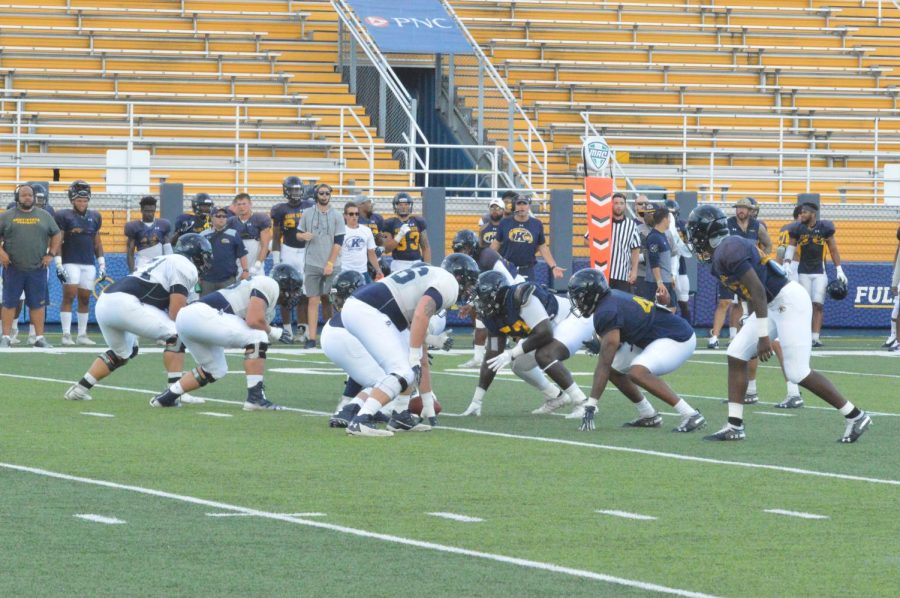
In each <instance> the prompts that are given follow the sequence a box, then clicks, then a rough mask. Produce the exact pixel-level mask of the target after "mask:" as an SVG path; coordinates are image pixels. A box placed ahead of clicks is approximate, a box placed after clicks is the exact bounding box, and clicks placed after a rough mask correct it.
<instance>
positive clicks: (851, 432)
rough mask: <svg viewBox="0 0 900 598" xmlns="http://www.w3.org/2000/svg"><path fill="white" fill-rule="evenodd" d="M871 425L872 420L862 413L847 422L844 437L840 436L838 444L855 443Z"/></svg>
mask: <svg viewBox="0 0 900 598" xmlns="http://www.w3.org/2000/svg"><path fill="white" fill-rule="evenodd" d="M871 425H872V418H871V417H869V415H868V414H867V413H866V412H865V411H863V412H862V413H861V414H860V416H859V417H857V418H856V419H854V420H851V421H848V422H847V428H846V429H845V430H844V435H843V436H841V439H840V440H839V441H838V442H843V443H851V442H856V441H857V440H858V439H859V437H860V436H862V435H863V432H865V431H866V430H868V429H869V426H871Z"/></svg>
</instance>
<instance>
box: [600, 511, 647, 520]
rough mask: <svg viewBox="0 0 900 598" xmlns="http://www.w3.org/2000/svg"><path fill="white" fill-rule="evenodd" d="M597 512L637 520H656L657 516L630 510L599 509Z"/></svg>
mask: <svg viewBox="0 0 900 598" xmlns="http://www.w3.org/2000/svg"><path fill="white" fill-rule="evenodd" d="M597 513H600V514H601V515H612V516H613V517H622V518H623V519H635V520H637V521H656V517H651V516H650V515H641V514H640V513H629V512H628V511H607V510H605V509H598V510H597Z"/></svg>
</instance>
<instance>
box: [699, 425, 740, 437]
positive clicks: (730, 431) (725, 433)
mask: <svg viewBox="0 0 900 598" xmlns="http://www.w3.org/2000/svg"><path fill="white" fill-rule="evenodd" d="M746 437H747V434H745V433H744V426H741V427H740V428H734V427H732V426H731V425H726V426H725V427H724V428H722V429H721V430H719V431H718V432H716V433H715V434H710V435H709V436H704V437H703V440H723V441H724V440H744V439H745V438H746Z"/></svg>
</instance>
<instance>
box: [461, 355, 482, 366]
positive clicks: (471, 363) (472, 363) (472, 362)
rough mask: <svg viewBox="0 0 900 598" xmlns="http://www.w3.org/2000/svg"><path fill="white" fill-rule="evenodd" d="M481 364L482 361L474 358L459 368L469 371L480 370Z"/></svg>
mask: <svg viewBox="0 0 900 598" xmlns="http://www.w3.org/2000/svg"><path fill="white" fill-rule="evenodd" d="M481 362H482V360H481V359H475V358H474V357H473V358H472V359H470V360H469V361H467V362H465V363H462V364H460V366H459V367H461V368H467V369H473V368H477V369H480V368H481Z"/></svg>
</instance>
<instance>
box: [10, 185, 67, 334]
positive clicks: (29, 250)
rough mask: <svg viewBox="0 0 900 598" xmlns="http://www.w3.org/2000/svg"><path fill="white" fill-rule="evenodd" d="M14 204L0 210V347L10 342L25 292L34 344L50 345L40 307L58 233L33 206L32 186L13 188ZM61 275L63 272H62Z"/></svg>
mask: <svg viewBox="0 0 900 598" xmlns="http://www.w3.org/2000/svg"><path fill="white" fill-rule="evenodd" d="M15 203H16V206H15V207H14V208H12V209H10V210H7V211H6V212H4V213H3V214H0V266H3V309H2V321H3V336H2V337H0V347H9V346H10V345H11V340H10V331H11V329H12V320H13V316H14V314H15V312H16V307H17V306H18V303H19V296H20V295H21V294H22V293H23V292H24V293H25V302H26V304H27V305H28V309H29V311H30V312H31V323H32V324H33V325H34V328H35V342H34V346H35V347H37V348H46V347H50V345H49V344H48V343H47V341H46V340H44V309H45V307H46V305H47V268H48V266H50V262H51V261H53V259H54V258H55V257H56V256H57V255H59V250H60V246H61V244H62V234H61V233H60V230H59V226H58V225H57V224H56V220H54V218H53V217H52V216H51V215H50V214H49V213H47V212H45V211H44V210H42V209H40V208H37V207H35V202H34V189H33V188H32V187H30V186H28V185H23V186H21V187H19V188H18V189H16V193H15ZM62 277H63V278H65V272H63V273H62Z"/></svg>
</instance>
